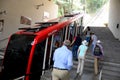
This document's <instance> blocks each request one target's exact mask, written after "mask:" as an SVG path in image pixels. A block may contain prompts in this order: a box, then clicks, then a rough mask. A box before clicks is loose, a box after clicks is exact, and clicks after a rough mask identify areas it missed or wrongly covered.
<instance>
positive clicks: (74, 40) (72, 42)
mask: <svg viewBox="0 0 120 80" xmlns="http://www.w3.org/2000/svg"><path fill="white" fill-rule="evenodd" d="M75 40H76V37H75V38H74V39H73V41H72V43H71V44H70V46H72V45H73V44H74V42H75Z"/></svg>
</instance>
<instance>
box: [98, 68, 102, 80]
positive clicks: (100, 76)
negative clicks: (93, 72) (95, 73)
mask: <svg viewBox="0 0 120 80" xmlns="http://www.w3.org/2000/svg"><path fill="white" fill-rule="evenodd" d="M99 80H102V69H101V71H100V75H99Z"/></svg>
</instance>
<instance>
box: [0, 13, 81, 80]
mask: <svg viewBox="0 0 120 80" xmlns="http://www.w3.org/2000/svg"><path fill="white" fill-rule="evenodd" d="M82 20H83V14H74V15H66V16H63V17H59V18H57V19H53V20H51V21H49V22H37V23H36V24H38V25H39V26H37V27H35V28H20V31H18V32H16V33H14V34H12V35H11V36H10V38H9V42H8V45H7V47H6V50H5V55H4V59H3V64H2V66H3V69H2V75H1V77H0V80H14V79H15V80H19V79H20V80H21V79H22V78H23V79H24V80H40V76H41V75H42V74H44V70H46V69H48V68H50V66H51V65H52V55H53V51H54V50H55V49H56V48H57V47H59V46H61V45H62V42H63V41H64V40H65V39H69V40H72V39H73V37H74V36H75V35H77V34H78V33H79V34H81V29H82V28H81V26H82Z"/></svg>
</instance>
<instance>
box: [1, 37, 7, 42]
mask: <svg viewBox="0 0 120 80" xmlns="http://www.w3.org/2000/svg"><path fill="white" fill-rule="evenodd" d="M7 39H8V38H4V39H1V40H0V42H2V41H5V40H7Z"/></svg>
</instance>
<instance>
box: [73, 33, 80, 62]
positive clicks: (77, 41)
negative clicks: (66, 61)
mask: <svg viewBox="0 0 120 80" xmlns="http://www.w3.org/2000/svg"><path fill="white" fill-rule="evenodd" d="M81 42H82V38H81V37H80V34H78V35H77V36H75V38H74V39H73V41H72V43H71V46H72V45H73V47H72V54H73V59H74V60H78V56H77V50H78V47H79V46H80V45H81Z"/></svg>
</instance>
